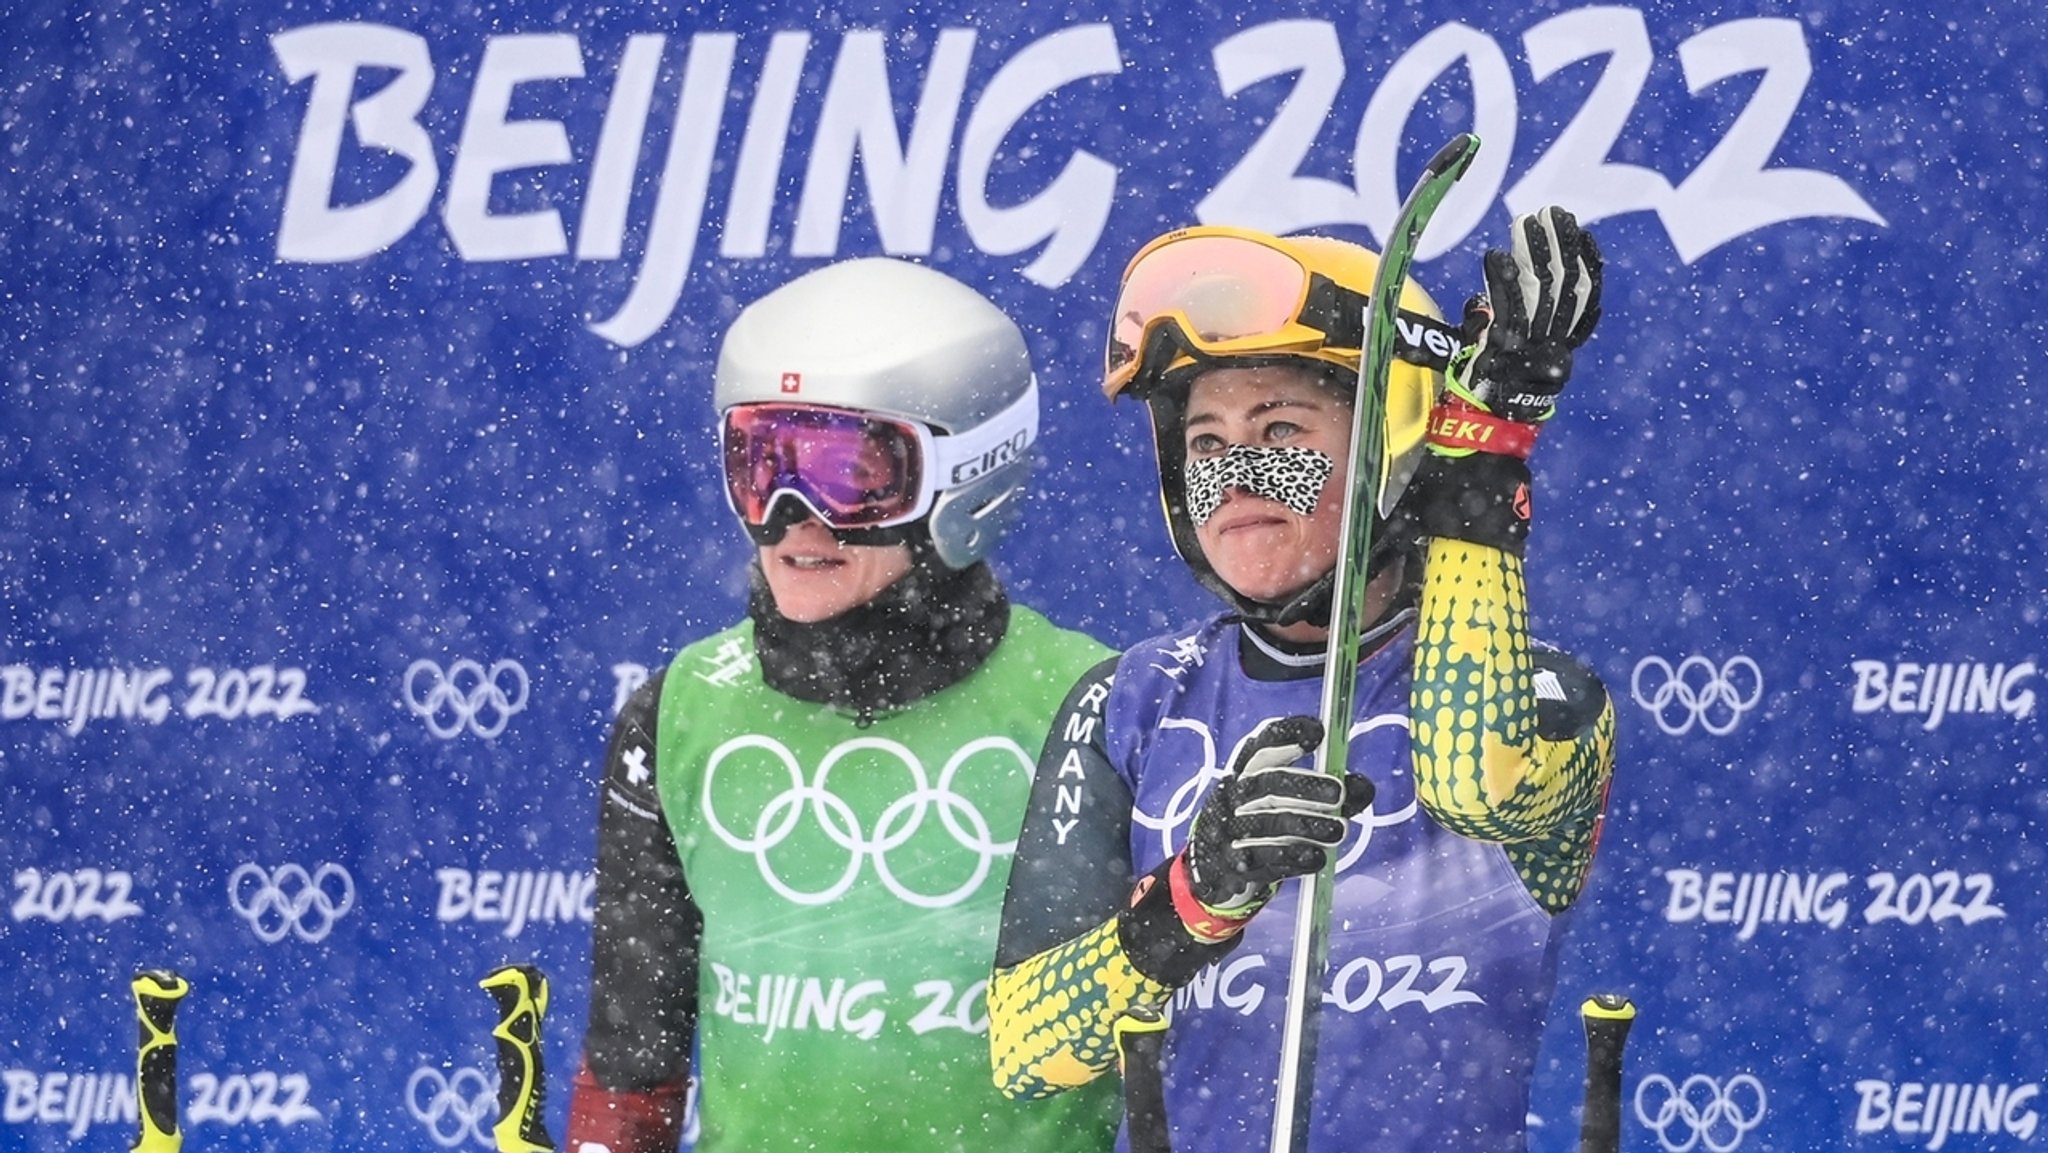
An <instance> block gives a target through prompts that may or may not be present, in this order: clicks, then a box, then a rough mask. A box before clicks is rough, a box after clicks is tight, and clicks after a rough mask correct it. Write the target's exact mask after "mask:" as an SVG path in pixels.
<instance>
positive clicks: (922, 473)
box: [713, 257, 1038, 569]
mask: <svg viewBox="0 0 2048 1153" xmlns="http://www.w3.org/2000/svg"><path fill="white" fill-rule="evenodd" d="M715 381H716V383H715V389H714V393H713V404H714V406H715V407H716V408H717V410H718V413H719V419H720V425H721V427H722V428H725V429H728V430H729V429H730V428H731V427H732V425H733V422H732V421H731V420H729V419H728V416H729V414H730V413H731V412H732V410H734V409H735V408H739V407H741V406H792V407H800V408H816V409H827V410H840V411H842V412H846V413H855V414H862V415H867V416H873V417H878V418H883V419H885V420H891V421H896V422H907V423H908V424H910V425H912V426H917V427H918V429H919V431H918V432H917V436H916V438H915V440H916V443H917V446H918V449H919V451H918V453H916V454H914V455H920V456H922V457H923V458H924V459H919V460H917V461H916V462H915V464H914V466H913V467H914V469H915V471H916V475H917V477H918V478H919V485H920V487H921V492H920V493H919V494H917V501H916V506H915V507H916V509H917V510H918V515H916V516H915V517H913V518H912V519H911V524H912V525H913V526H914V525H915V524H922V525H924V527H925V531H926V532H927V534H928V535H929V538H930V540H931V544H932V546H933V551H934V553H935V554H936V555H937V557H938V559H939V560H940V561H941V562H942V563H944V564H945V565H947V566H948V567H950V568H955V569H960V568H966V567H968V566H969V565H972V564H974V563H975V562H976V561H979V560H981V559H982V558H983V557H985V556H987V555H988V553H989V551H990V550H991V549H992V548H994V547H995V543H996V541H997V540H998V539H1000V538H1001V537H1002V535H1003V533H1004V532H1005V531H1006V530H1007V529H1008V528H1009V526H1010V524H1011V522H1012V521H1013V520H1014V519H1015V517H1016V513H1017V501H1016V500H1015V498H1016V497H1017V496H1018V495H1020V494H1021V492H1022V490H1023V488H1024V484H1025V481H1026V479H1027V478H1028V477H1029V475H1030V472H1031V459H1032V455H1033V445H1034V444H1035V443H1036V441H1037V439H1038V388H1037V383H1036V379H1035V377H1034V375H1033V373H1032V371H1031V356H1030V352H1029V351H1028V350H1027V349H1026V347H1025V344H1024V334H1023V333H1022V332H1021V331H1019V330H1018V328H1017V325H1016V324H1015V323H1014V322H1013V321H1011V320H1010V318H1009V317H1008V316H1006V315H1004V313H1003V312H1002V310H1001V309H999V308H997V307H996V306H995V305H994V304H992V303H990V302H989V301H988V299H987V298H985V297H983V296H982V295H981V294H980V293H978V292H976V291H975V290H973V289H971V288H969V287H967V286H966V285H964V284H962V283H960V282H959V281H957V280H955V279H953V278H952V277H950V276H947V275H946V274H944V273H941V272H937V271H935V270H933V269H930V268H926V267H924V266H922V265H918V264H912V263H910V262H908V261H904V260H896V259H892V258H888V257H866V258H861V259H855V260H848V261H843V262H840V263H837V264H831V265H827V266H825V267H823V268H819V269H816V270H815V271H812V272H809V273H806V274H804V275H803V276H800V277H798V278H796V279H795V280H792V281H790V282H789V283H788V284H785V285H783V286H782V287H780V288H777V289H776V290H775V291H773V292H770V293H769V294H767V295H766V296H763V297H761V298H760V299H759V300H756V301H755V302H754V303H752V304H750V305H748V306H747V307H746V308H745V309H744V310H742V311H741V313H740V314H739V316H738V317H737V318H736V319H735V320H734V321H733V323H732V327H731V328H729V329H728V330H727V331H726V334H725V339H724V341H723V343H722V344H721V345H720V347H719V351H718V367H717V371H716V376H715ZM728 451H729V452H730V443H728ZM771 483H773V482H771ZM727 495H728V498H729V499H730V498H731V497H732V485H731V484H730V483H729V484H728V492H727ZM764 495H765V497H766V499H765V500H764V501H762V502H761V506H762V511H763V512H764V513H765V514H766V516H767V520H766V527H765V529H764V526H763V525H762V524H756V523H753V522H751V521H749V520H748V518H747V516H746V515H745V514H744V513H742V521H743V522H747V523H748V527H749V531H750V532H753V533H755V534H756V539H757V540H761V539H763V537H764V535H766V536H767V538H768V539H774V538H775V537H776V536H779V530H778V529H777V528H775V527H774V526H775V524H776V521H775V520H774V517H775V516H776V515H777V512H778V510H777V508H776V507H775V506H777V505H780V504H782V503H783V502H785V501H787V500H792V499H793V500H796V501H798V502H801V503H803V504H805V505H809V506H811V511H812V512H813V513H817V512H819V511H820V510H819V509H818V508H817V507H816V505H815V503H814V502H812V501H810V500H808V499H807V498H806V497H805V496H804V494H802V493H801V492H798V491H795V490H786V489H782V488H774V489H773V490H772V491H770V492H768V493H766V494H764ZM734 508H735V511H739V506H738V505H737V504H735V506H734ZM782 512H783V514H784V515H786V514H787V510H786V509H785V510H782ZM828 523H829V521H828ZM835 531H838V530H835ZM869 531H874V530H869ZM842 535H844V536H846V537H848V538H849V539H850V540H852V541H853V542H855V543H859V542H860V538H861V536H862V535H863V533H862V532H861V531H860V530H852V531H847V532H844V533H842ZM870 539H872V538H870ZM885 539H887V538H885Z"/></svg>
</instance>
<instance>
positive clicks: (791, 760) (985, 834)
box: [703, 733, 1032, 909]
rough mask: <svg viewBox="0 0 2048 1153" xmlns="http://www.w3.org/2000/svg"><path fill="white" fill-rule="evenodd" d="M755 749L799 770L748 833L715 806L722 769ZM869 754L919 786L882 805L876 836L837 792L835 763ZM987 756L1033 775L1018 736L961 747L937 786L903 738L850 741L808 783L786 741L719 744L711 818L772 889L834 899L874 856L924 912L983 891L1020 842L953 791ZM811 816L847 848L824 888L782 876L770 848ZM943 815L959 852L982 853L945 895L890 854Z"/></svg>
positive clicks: (712, 764) (799, 899)
mask: <svg viewBox="0 0 2048 1153" xmlns="http://www.w3.org/2000/svg"><path fill="white" fill-rule="evenodd" d="M747 749H759V750H761V751H763V752H765V753H767V754H768V756H769V757H771V758H773V759H774V760H775V761H777V762H779V763H780V764H781V765H782V767H783V769H784V770H785V771H786V772H787V773H788V774H789V788H788V789H786V790H784V791H783V792H782V793H780V794H779V795H777V796H776V797H775V799H773V800H771V801H769V802H768V803H767V804H766V805H765V806H763V807H762V808H761V811H760V812H759V813H758V814H756V815H755V816H754V818H753V828H752V831H751V832H748V831H747V830H746V829H745V827H744V826H745V822H741V825H742V828H741V829H739V830H737V831H736V830H734V829H733V828H731V827H730V826H728V825H727V824H726V822H725V820H724V819H723V818H721V817H720V816H719V814H718V811H717V809H716V808H715V807H714V804H713V801H712V795H711V794H712V786H713V783H714V782H715V781H716V780H717V779H718V770H719V768H720V766H722V765H723V764H724V763H725V762H726V760H727V759H728V758H730V757H732V756H733V755H734V754H735V753H739V752H742V751H743V750H747ZM866 751H873V752H876V753H880V754H882V755H883V756H884V757H888V758H892V759H894V760H896V761H898V762H899V763H901V764H902V765H903V767H904V768H905V769H906V770H908V771H909V774H910V782H911V788H910V789H909V791H907V792H905V793H904V794H903V795H902V796H900V797H897V798H896V799H895V800H894V801H892V802H890V803H889V805H888V807H887V808H885V809H883V810H882V812H881V814H880V815H879V816H878V817H877V818H876V819H875V823H874V828H873V830H872V832H870V831H869V830H867V829H865V828H863V827H862V825H861V820H860V816H859V815H858V814H856V813H855V812H854V811H853V807H852V806H851V805H849V804H847V803H846V801H845V799H844V798H842V797H840V796H839V795H838V794H837V793H834V792H832V791H831V790H830V789H829V788H827V781H828V780H829V778H830V777H831V774H832V770H833V768H834V767H836V766H837V765H839V764H840V762H842V761H844V760H845V759H846V758H847V757H848V756H850V755H851V754H854V753H858V752H866ZM984 752H989V753H994V754H995V758H994V759H995V760H996V761H997V762H998V765H999V766H1000V767H1001V768H1002V769H1004V770H1007V771H1011V772H1014V773H1017V774H1019V775H1021V776H1022V777H1023V778H1024V779H1027V780H1028V779H1029V777H1030V775H1031V771H1032V762H1031V759H1030V758H1029V757H1027V756H1025V755H1024V750H1023V749H1022V748H1020V747H1018V745H1017V742H1015V741H1013V740H1011V739H1009V738H1008V737H983V738H981V739H979V740H976V741H970V742H969V743H967V744H965V745H963V746H961V747H960V748H959V749H958V750H957V751H956V752H954V754H953V755H952V756H951V757H950V758H948V759H947V761H946V763H945V765H944V767H942V768H941V769H940V770H939V779H938V782H937V783H936V784H934V783H932V781H931V780H930V778H929V777H928V776H927V775H926V771H925V766H924V764H923V762H921V761H919V760H918V758H917V754H916V753H913V752H911V751H910V750H909V749H908V748H905V747H904V746H903V745H901V744H898V743H897V742H895V741H891V740H885V739H883V738H880V737H861V738H858V739H855V740H851V741H845V742H842V743H841V744H840V745H838V746H837V747H835V748H834V749H833V750H832V751H831V752H830V753H827V754H826V756H825V759H824V761H823V762H822V763H820V764H819V765H818V768H817V771H816V772H814V773H812V774H811V776H810V779H808V780H806V779H805V778H804V771H803V767H802V766H801V765H799V764H797V760H796V756H795V754H793V753H791V752H790V751H789V749H788V748H787V747H786V746H784V745H783V744H782V742H780V741H778V740H776V739H775V738H773V737H769V736H763V735H761V734H758V733H750V734H747V735H745V736H739V737H734V738H732V739H731V740H729V741H727V742H725V743H724V744H722V745H720V746H718V748H717V749H716V750H714V751H713V752H712V754H711V758H710V761H709V763H707V764H706V765H705V766H704V788H703V806H704V821H705V823H706V824H707V825H709V826H710V827H711V831H712V832H713V833H714V834H716V835H717V836H718V839H719V840H721V841H724V842H725V843H726V845H727V846H729V847H731V848H732V849H734V850H736V851H738V852H742V853H751V854H752V855H753V857H754V861H755V863H756V864H757V865H758V866H759V867H760V870H761V878H762V879H763V880H765V881H767V882H768V886H769V888H772V889H774V890H775V891H776V892H777V893H779V894H781V895H782V897H783V898H784V899H785V900H788V901H790V902H791V903H793V904H798V905H829V904H831V903H832V902H834V901H836V900H838V899H839V898H840V897H842V896H844V895H845V894H846V892H847V891H848V890H849V889H851V888H852V887H853V883H854V881H855V880H856V879H858V878H859V876H860V873H861V867H862V865H863V864H865V863H869V862H872V863H873V865H874V868H875V875H876V876H877V877H879V878H881V881H882V884H883V885H884V886H885V887H886V888H887V889H888V890H889V892H891V893H893V894H895V896H896V898H897V899H898V900H900V901H902V902H903V903H904V904H906V905H914V906H916V907H917V908H920V909H945V908H950V907H951V906H954V905H957V904H959V903H960V902H961V901H963V900H965V899H966V898H967V896H968V895H969V894H971V893H973V892H974V891H975V890H976V889H978V888H980V887H981V883H982V881H984V880H985V879H987V877H988V873H989V869H990V868H991V867H993V865H994V864H995V862H996V860H997V859H998V858H1000V857H1007V856H1009V855H1010V854H1011V853H1013V852H1015V851H1016V848H1017V841H1016V838H1014V837H1012V838H1011V839H1010V840H1007V841H998V840H995V839H994V836H993V832H994V830H993V829H992V828H991V826H990V825H989V822H988V818H987V817H986V816H984V815H983V814H982V812H981V810H980V809H977V808H975V806H974V804H973V802H971V801H969V800H968V799H967V798H966V797H963V796H961V795H960V794H959V793H956V792H954V791H953V781H954V778H955V777H956V776H957V775H958V774H959V772H960V770H961V769H962V768H963V767H965V766H966V765H967V764H968V762H969V761H970V760H973V759H974V758H975V757H977V756H978V755H979V754H982V753H984ZM806 812H808V813H809V814H810V815H811V816H812V817H813V818H814V819H815V820H816V822H817V825H818V827H819V828H820V829H821V830H823V832H824V834H825V836H826V837H827V838H828V839H830V840H831V842H832V843H833V844H835V845H837V846H839V847H840V848H841V849H844V850H846V853H847V859H846V867H845V868H844V869H843V870H842V871H841V872H840V874H839V877H838V879H837V880H835V881H833V882H832V883H831V884H829V885H827V886H825V887H824V888H821V889H800V888H797V887H795V886H794V885H791V884H790V883H789V882H788V881H786V880H784V879H783V878H782V877H781V876H780V875H778V874H777V873H776V871H775V866H774V864H773V862H772V861H771V860H770V859H769V858H770V854H772V853H773V852H774V851H775V850H776V849H777V848H778V847H780V846H781V845H782V844H783V843H784V842H786V841H788V840H789V838H790V837H791V836H792V835H794V834H795V833H796V831H797V826H798V825H799V823H801V822H802V821H803V819H804V815H805V813H806ZM933 812H936V813H937V814H938V825H939V827H940V828H942V829H943V830H944V832H945V834H946V836H947V837H949V838H950V839H951V840H952V842H953V843H954V844H955V845H957V846H959V848H961V849H963V850H965V851H966V852H969V853H972V854H974V855H975V864H974V871H973V874H972V875H971V876H969V877H968V878H967V880H965V881H964V882H962V883H961V884H959V885H958V886H956V887H954V888H952V889H949V890H946V891H944V892H938V893H927V892H923V891H921V890H920V889H917V888H913V887H912V886H910V885H909V884H906V883H905V882H904V881H903V879H902V878H900V877H898V876H897V875H896V874H895V872H894V871H892V870H891V868H890V865H889V854H890V853H891V852H893V851H894V850H897V849H900V848H902V847H903V846H904V845H906V844H908V843H909V842H910V841H911V839H912V838H914V837H916V836H917V835H918V834H919V833H920V832H922V831H923V830H924V828H925V819H926V818H927V817H928V816H930V815H931V814H932V813H933Z"/></svg>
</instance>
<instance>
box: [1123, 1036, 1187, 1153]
mask: <svg viewBox="0 0 2048 1153" xmlns="http://www.w3.org/2000/svg"><path fill="white" fill-rule="evenodd" d="M1112 1029H1113V1030H1114V1031H1115V1033H1116V1051H1117V1058H1118V1062H1117V1063H1118V1064H1119V1065H1120V1066H1121V1067H1122V1071H1123V1079H1124V1122H1125V1125H1126V1126H1127V1127H1128V1129H1129V1130H1130V1137H1131V1153H1173V1144H1172V1135H1171V1134H1170V1133H1169V1132H1168V1131H1167V1128H1166V1086H1165V1084H1164V1083H1163V1081H1162V1078H1161V1074H1160V1070H1159V1061H1160V1055H1161V1052H1162V1050H1163V1049H1164V1047H1165V1043H1166V1018H1165V1017H1164V1016H1162V1015H1161V1014H1160V1012H1159V1010H1157V1009H1127V1010H1125V1011H1124V1014H1123V1016H1121V1017H1118V1018H1117V1019H1116V1024H1115V1025H1113V1026H1112Z"/></svg>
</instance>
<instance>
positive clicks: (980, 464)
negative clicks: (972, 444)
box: [946, 428, 1031, 484]
mask: <svg viewBox="0 0 2048 1153" xmlns="http://www.w3.org/2000/svg"><path fill="white" fill-rule="evenodd" d="M1030 447H1031V430H1030V429H1028V428H1020V429H1018V430H1017V431H1016V432H1015V433H1013V434H1011V436H1010V439H1008V440H1006V441H1003V442H1002V443H1001V444H998V445H996V446H995V447H994V448H991V449H989V450H988V451H987V452H984V453H982V454H981V455H980V456H977V457H974V458H973V459H971V460H963V461H961V462H960V463H959V464H956V465H954V466H953V473H952V475H951V476H950V477H948V478H947V480H946V483H947V484H966V483H967V482H968V481H971V480H979V479H980V478H982V477H984V476H986V475H988V474H989V473H992V472H994V471H995V470H997V469H999V468H1002V467H1003V466H1004V465H1007V464H1013V463H1015V462H1017V461H1019V460H1022V459H1023V458H1024V450H1025V449H1028V448H1030Z"/></svg>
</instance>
